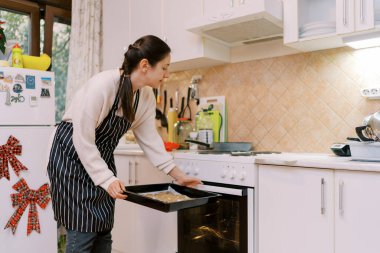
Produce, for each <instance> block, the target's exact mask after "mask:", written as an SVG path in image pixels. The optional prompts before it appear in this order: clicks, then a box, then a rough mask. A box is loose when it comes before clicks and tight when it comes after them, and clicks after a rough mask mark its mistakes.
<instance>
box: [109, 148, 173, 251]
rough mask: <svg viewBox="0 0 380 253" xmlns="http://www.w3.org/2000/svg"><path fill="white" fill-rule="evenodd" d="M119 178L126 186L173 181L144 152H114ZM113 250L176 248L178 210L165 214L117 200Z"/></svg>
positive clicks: (170, 249)
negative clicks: (135, 153)
mask: <svg viewBox="0 0 380 253" xmlns="http://www.w3.org/2000/svg"><path fill="white" fill-rule="evenodd" d="M115 164H116V168H117V171H118V177H119V178H120V179H121V180H123V181H124V182H125V184H126V185H137V184H154V183H167V182H171V180H172V178H171V177H170V176H167V175H165V174H164V173H162V172H160V171H158V170H157V169H156V168H155V167H153V165H152V164H151V163H150V161H149V160H148V159H147V158H146V157H145V156H143V155H121V154H116V155H115ZM112 237H113V245H112V250H113V252H114V253H129V252H135V253H151V252H168V253H175V252H176V251H177V213H163V212H160V211H156V210H153V209H150V208H147V207H144V206H140V205H137V204H134V203H131V202H128V201H126V200H117V201H116V207H115V225H114V229H113V230H112Z"/></svg>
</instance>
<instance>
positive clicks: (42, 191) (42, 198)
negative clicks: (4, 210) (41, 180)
mask: <svg viewBox="0 0 380 253" xmlns="http://www.w3.org/2000/svg"><path fill="white" fill-rule="evenodd" d="M12 188H13V189H15V190H16V191H18V192H19V193H13V194H11V199H12V206H13V207H18V208H17V209H16V211H15V212H14V213H13V215H12V217H11V218H10V219H9V220H8V223H7V225H5V227H4V229H7V228H11V229H12V233H13V234H14V233H15V232H16V229H17V225H18V222H19V221H20V219H21V217H22V215H23V214H24V211H25V209H26V208H27V207H28V205H29V204H30V207H29V214H28V227H27V235H29V234H30V233H31V232H32V231H33V230H35V231H36V232H38V233H41V229H40V222H39V220H38V212H37V206H36V203H37V204H38V205H39V206H40V207H41V208H42V209H45V208H46V206H47V205H48V203H49V201H50V195H49V191H50V189H49V185H48V184H44V185H42V186H41V187H40V188H39V189H38V190H31V189H29V186H28V184H27V183H26V181H25V180H24V179H23V178H21V179H20V181H18V182H17V183H16V184H15V185H13V187H12Z"/></svg>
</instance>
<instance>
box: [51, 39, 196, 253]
mask: <svg viewBox="0 0 380 253" xmlns="http://www.w3.org/2000/svg"><path fill="white" fill-rule="evenodd" d="M124 57H125V58H124V62H123V66H122V68H121V69H118V70H110V71H104V72H101V73H99V74H97V75H95V76H94V77H92V78H91V79H90V80H89V81H88V82H87V84H86V85H84V87H82V88H81V89H80V90H79V91H77V93H76V95H75V97H74V98H73V101H72V102H71V105H70V107H69V108H68V110H67V112H66V113H65V115H64V117H63V121H62V122H61V123H60V124H59V125H58V127H57V129H56V133H55V135H54V140H53V143H52V148H51V152H50V159H49V164H48V173H49V178H50V182H51V195H52V203H53V210H54V216H55V219H56V220H57V221H58V222H59V223H60V224H62V225H63V226H64V227H65V228H66V230H67V245H66V252H67V253H68V252H73V253H74V252H75V253H97V252H99V253H100V252H101V253H107V252H111V244H112V240H111V233H110V231H111V229H112V227H113V222H114V220H113V216H114V206H115V199H125V198H126V195H124V194H123V190H124V183H123V182H122V181H121V180H119V179H118V178H117V175H116V168H115V163H114V158H113V151H114V150H115V148H116V146H117V144H118V141H119V139H120V138H121V137H122V136H123V134H124V133H125V132H126V131H127V130H128V129H132V130H133V132H134V134H135V136H136V139H137V141H138V143H139V144H140V146H141V148H142V149H143V151H144V153H145V154H146V155H147V156H148V158H149V159H150V160H151V162H152V163H153V165H155V166H156V167H157V168H158V169H159V170H161V171H163V172H165V173H167V174H169V175H170V176H172V177H173V178H174V179H175V180H176V181H177V182H178V183H179V184H181V185H186V186H195V185H197V184H199V183H200V181H199V179H196V178H192V177H188V176H186V175H185V174H184V173H183V172H182V171H181V170H179V169H178V168H177V167H176V166H175V164H174V163H173V158H172V157H171V155H169V154H168V153H167V152H166V151H165V149H164V145H163V142H162V139H161V137H160V136H159V134H158V133H157V130H156V129H155V122H154V118H155V99H154V95H153V92H152V89H151V88H158V87H159V86H160V85H161V84H162V82H163V80H164V79H165V78H168V76H169V73H168V67H169V64H170V48H169V46H168V45H167V44H166V43H165V42H163V41H162V40H161V39H159V38H157V37H155V36H152V35H148V36H145V37H142V38H140V39H138V40H137V41H136V42H135V43H134V44H133V45H130V46H129V49H128V51H127V52H126V53H125V54H124Z"/></svg>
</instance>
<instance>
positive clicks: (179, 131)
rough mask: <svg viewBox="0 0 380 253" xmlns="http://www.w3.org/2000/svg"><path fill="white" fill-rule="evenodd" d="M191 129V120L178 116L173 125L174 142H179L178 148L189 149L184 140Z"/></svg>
mask: <svg viewBox="0 0 380 253" xmlns="http://www.w3.org/2000/svg"><path fill="white" fill-rule="evenodd" d="M192 130H193V127H192V125H191V122H190V121H189V119H187V118H179V119H178V121H177V122H176V123H175V125H174V142H175V143H178V144H179V149H189V143H187V142H186V141H185V140H186V139H187V138H188V137H189V134H190V132H191V131H192Z"/></svg>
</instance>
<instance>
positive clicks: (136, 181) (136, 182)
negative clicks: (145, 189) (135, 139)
mask: <svg viewBox="0 0 380 253" xmlns="http://www.w3.org/2000/svg"><path fill="white" fill-rule="evenodd" d="M138 164H139V163H138V162H135V184H138V180H137V178H138V177H137V165H138Z"/></svg>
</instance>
